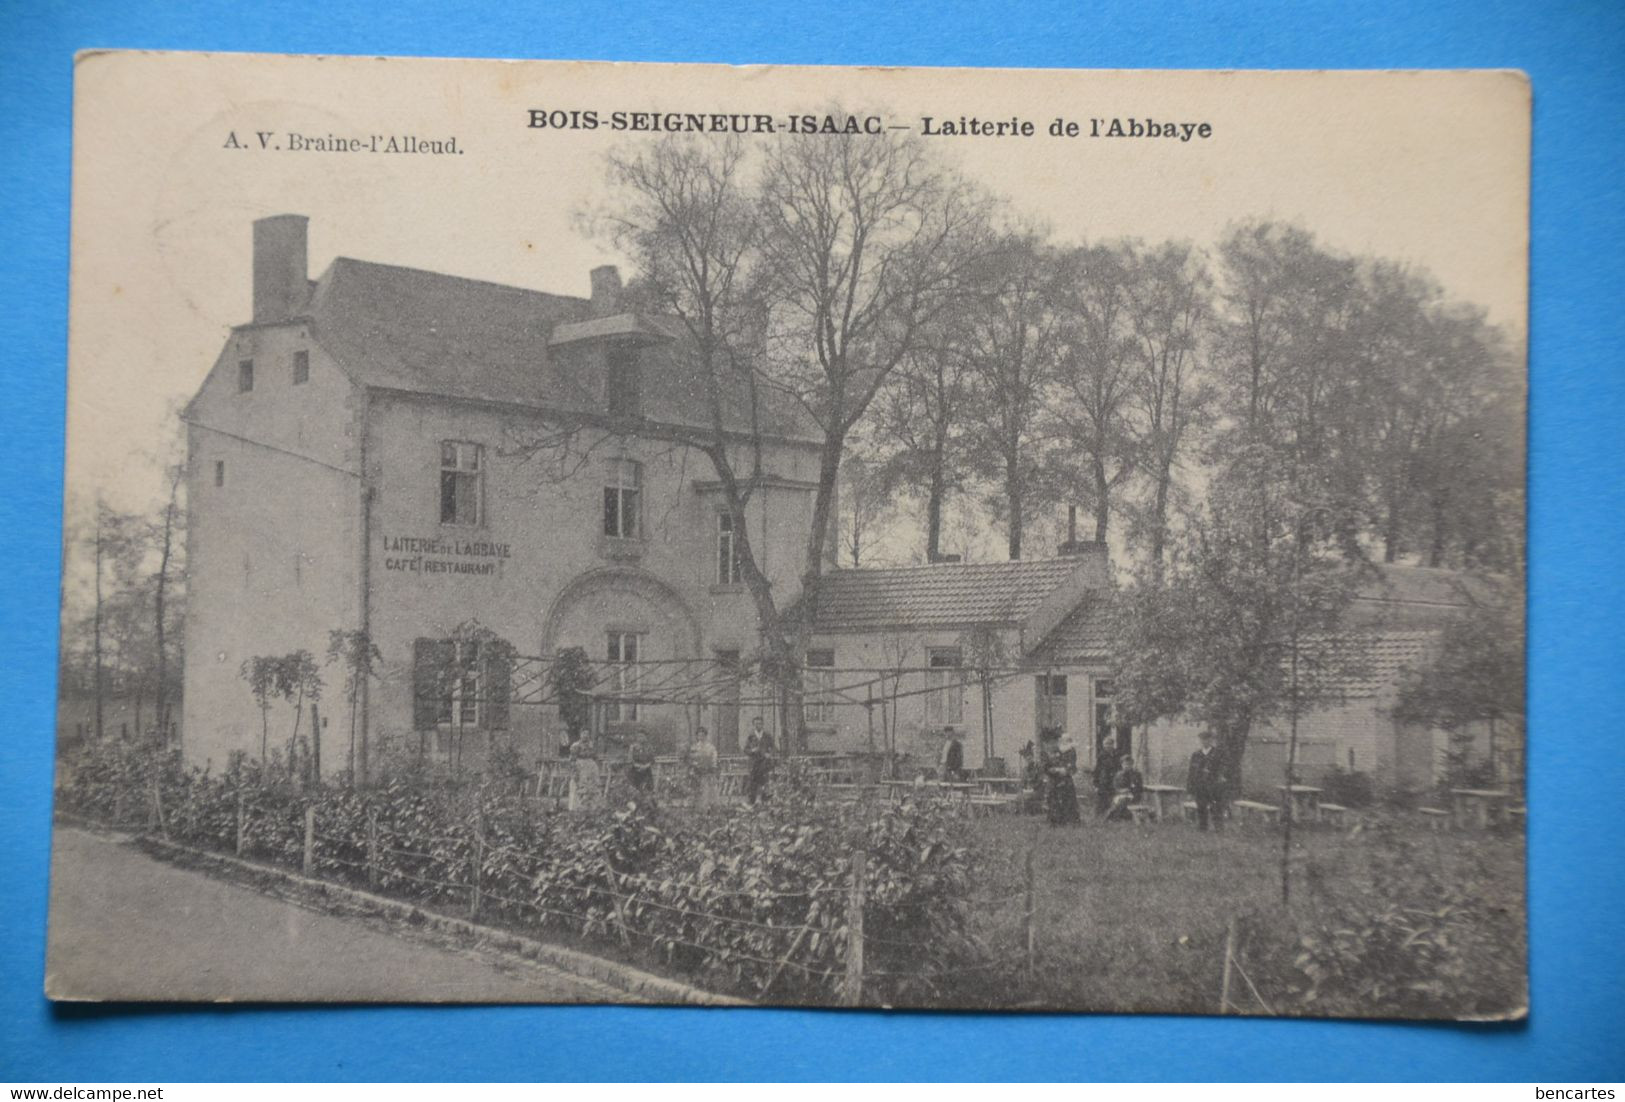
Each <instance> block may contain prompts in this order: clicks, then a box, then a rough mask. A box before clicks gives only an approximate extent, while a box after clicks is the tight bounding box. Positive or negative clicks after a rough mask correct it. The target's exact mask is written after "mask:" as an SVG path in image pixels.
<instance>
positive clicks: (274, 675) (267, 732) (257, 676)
mask: <svg viewBox="0 0 1625 1102" xmlns="http://www.w3.org/2000/svg"><path fill="white" fill-rule="evenodd" d="M237 673H238V676H240V677H241V678H242V679H243V680H244V681H246V682H248V691H249V692H250V693H252V694H253V696H254V703H255V704H256V705H258V706H259V710H260V758H259V760H260V767H261V768H262V769H263V768H264V767H265V763H266V760H267V759H266V753H267V744H268V742H269V740H270V737H271V702H272V701H273V700H275V699H276V698H277V697H279V696H281V695H282V677H283V666H282V659H281V658H280V657H272V656H270V655H263V654H257V655H255V656H254V657H252V658H246V659H244V660H243V664H242V665H241V666H240V667H238V670H237Z"/></svg>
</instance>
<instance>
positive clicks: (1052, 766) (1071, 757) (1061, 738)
mask: <svg viewBox="0 0 1625 1102" xmlns="http://www.w3.org/2000/svg"><path fill="white" fill-rule="evenodd" d="M1043 756H1044V789H1045V796H1046V799H1045V801H1044V804H1045V807H1044V810H1045V812H1046V814H1047V816H1048V818H1049V821H1050V822H1051V823H1052V824H1054V825H1056V826H1063V825H1070V824H1072V823H1078V822H1081V821H1082V818H1083V817H1082V816H1081V815H1079V814H1078V788H1077V785H1076V784H1075V783H1074V782H1073V780H1072V775H1073V774H1074V773H1076V772H1077V771H1078V744H1077V743H1076V742H1074V741H1072V739H1071V738H1070V737H1069V736H1068V735H1066V734H1065V733H1064V732H1062V731H1059V730H1056V729H1055V728H1053V727H1052V728H1049V729H1048V730H1046V731H1045V732H1044V734H1043Z"/></svg>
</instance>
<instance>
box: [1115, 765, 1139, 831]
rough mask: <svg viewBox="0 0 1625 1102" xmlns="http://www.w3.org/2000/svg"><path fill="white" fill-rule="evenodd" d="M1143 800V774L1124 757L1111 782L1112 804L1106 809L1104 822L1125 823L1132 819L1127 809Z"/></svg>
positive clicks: (1131, 814) (1131, 813)
mask: <svg viewBox="0 0 1625 1102" xmlns="http://www.w3.org/2000/svg"><path fill="white" fill-rule="evenodd" d="M1144 799H1145V774H1143V773H1141V772H1140V771H1139V770H1138V769H1136V768H1135V767H1134V760H1133V759H1132V758H1128V757H1125V758H1124V759H1123V765H1122V767H1121V768H1120V769H1118V771H1117V777H1116V778H1115V779H1114V780H1113V781H1112V802H1111V806H1109V807H1108V808H1107V809H1106V821H1107V822H1108V823H1110V822H1127V821H1128V820H1129V819H1132V818H1133V817H1134V813H1133V812H1132V811H1130V810H1129V808H1130V807H1131V806H1132V805H1134V804H1138V803H1140V802H1141V801H1142V800H1144Z"/></svg>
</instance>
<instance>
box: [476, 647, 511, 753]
mask: <svg viewBox="0 0 1625 1102" xmlns="http://www.w3.org/2000/svg"><path fill="white" fill-rule="evenodd" d="M483 649H484V651H485V671H484V679H483V684H484V692H483V693H482V694H481V695H483V696H484V697H485V709H484V711H483V712H482V713H481V714H482V715H483V716H484V717H485V725H486V726H487V727H488V728H490V729H491V730H493V731H504V730H507V728H508V697H509V695H510V694H511V693H512V692H513V656H512V655H511V654H510V653H509V652H508V648H507V647H506V646H502V645H499V644H490V643H488V644H486V646H485V647H484V648H483Z"/></svg>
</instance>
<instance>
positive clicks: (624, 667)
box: [608, 631, 639, 721]
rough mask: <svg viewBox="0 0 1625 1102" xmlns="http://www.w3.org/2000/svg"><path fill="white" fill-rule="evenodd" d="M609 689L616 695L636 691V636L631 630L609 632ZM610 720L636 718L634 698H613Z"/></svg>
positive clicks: (635, 692)
mask: <svg viewBox="0 0 1625 1102" xmlns="http://www.w3.org/2000/svg"><path fill="white" fill-rule="evenodd" d="M609 661H610V665H611V674H610V679H609V687H610V691H611V692H614V693H615V694H616V695H617V696H620V695H627V696H635V695H636V694H637V691H638V682H639V677H638V636H637V633H636V632H632V631H612V632H610V633H609ZM608 718H609V719H610V720H611V721H617V720H634V719H637V718H638V702H637V701H636V700H619V699H617V700H613V701H611V702H610V704H609V712H608Z"/></svg>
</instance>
